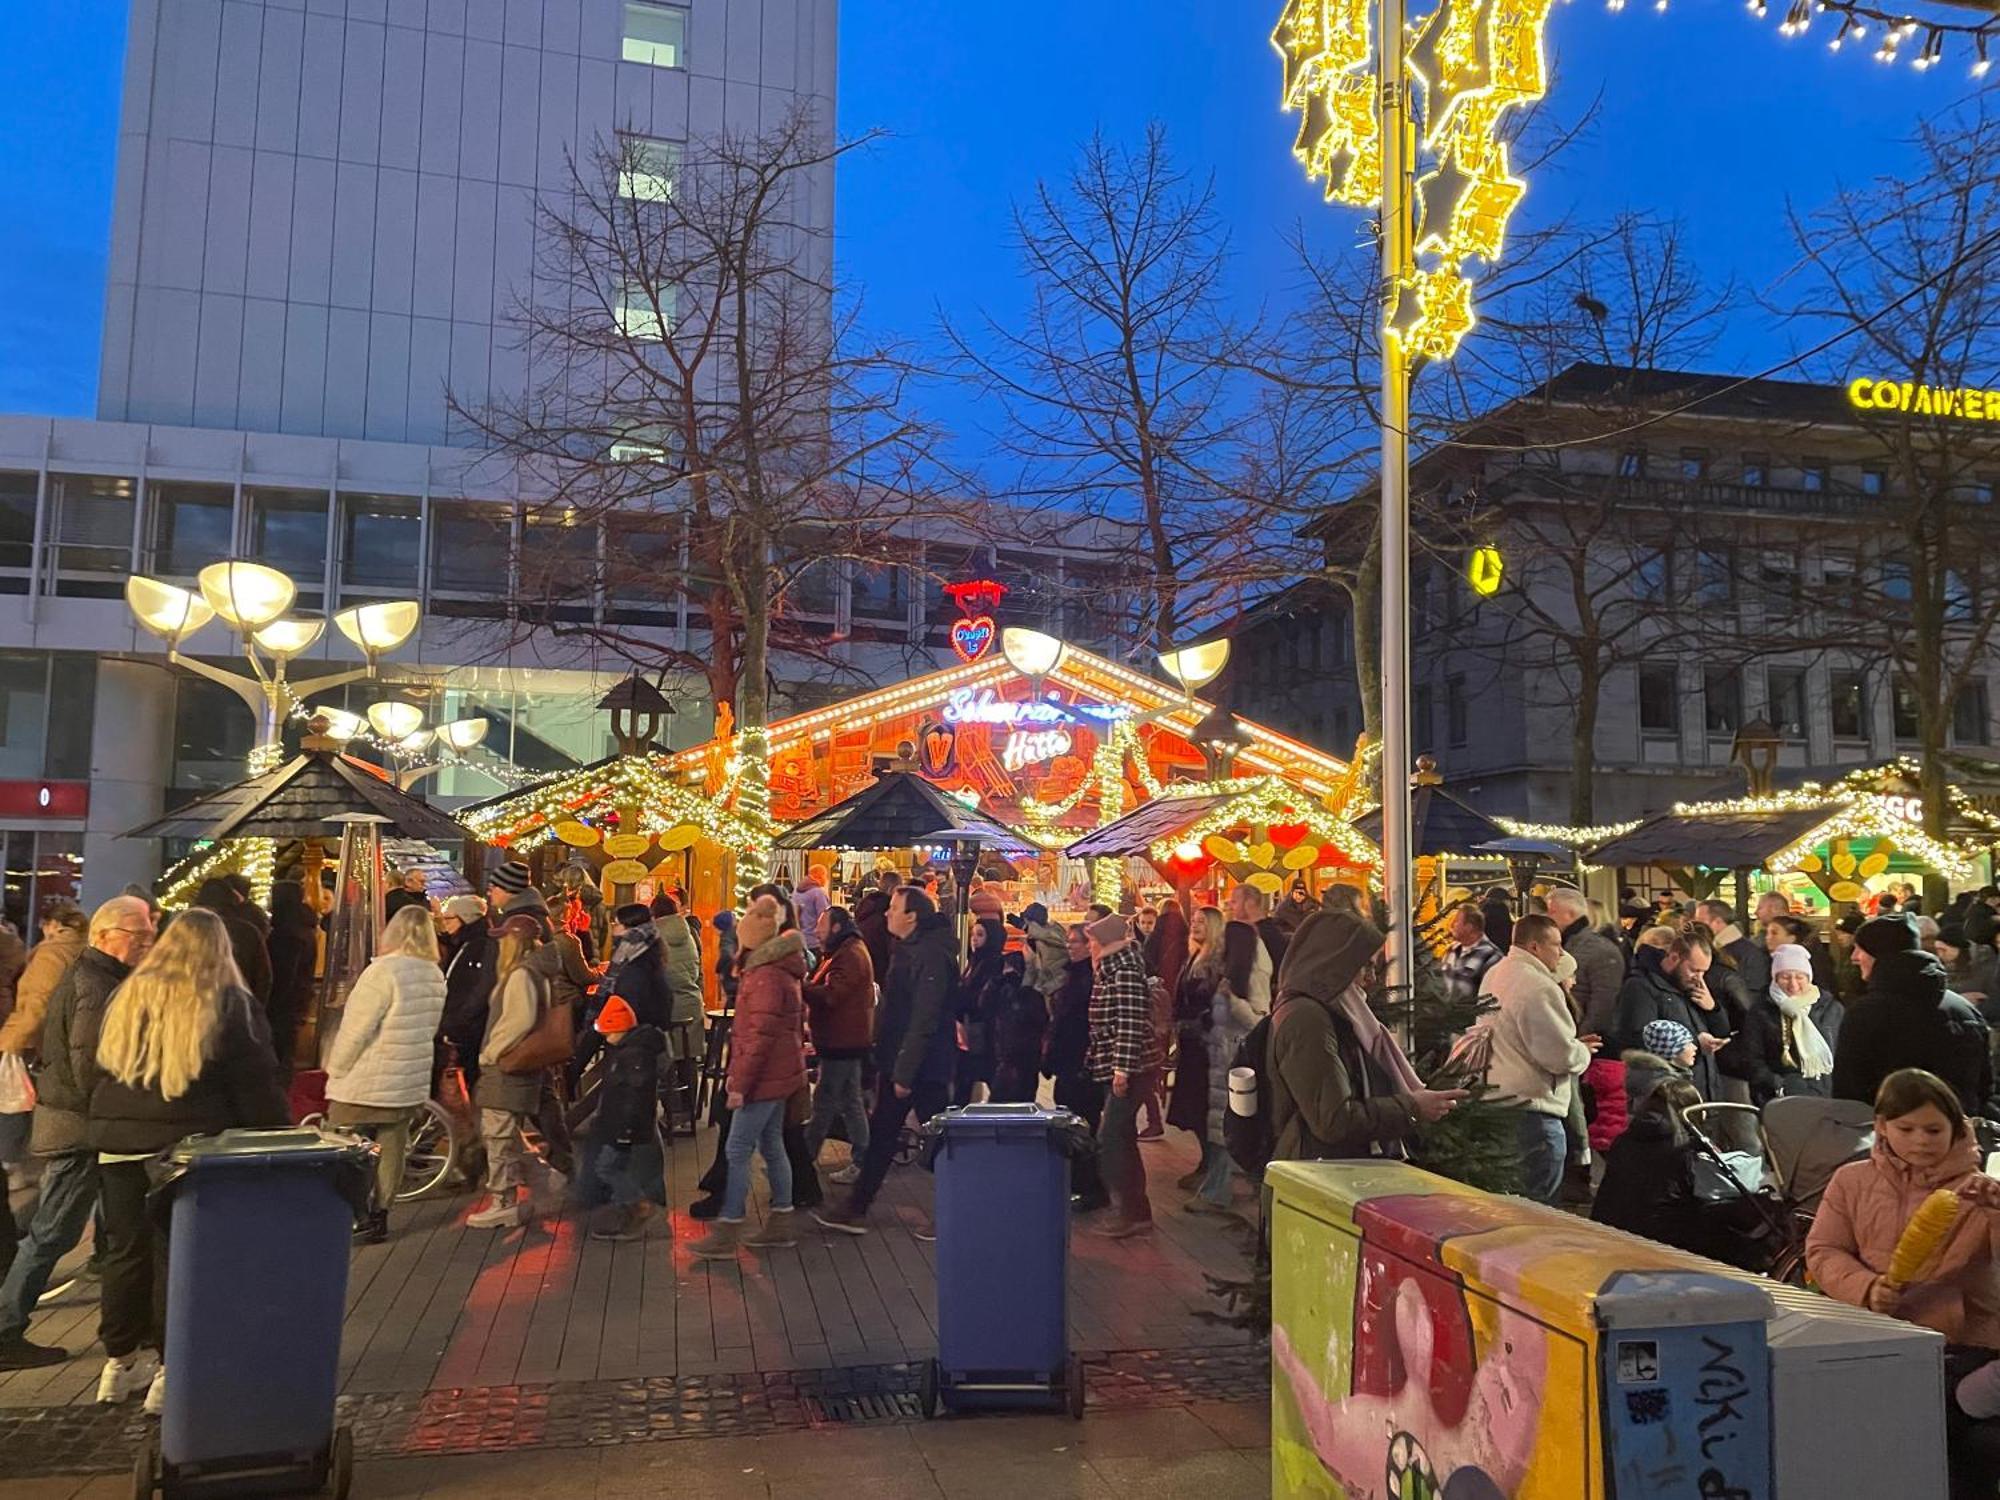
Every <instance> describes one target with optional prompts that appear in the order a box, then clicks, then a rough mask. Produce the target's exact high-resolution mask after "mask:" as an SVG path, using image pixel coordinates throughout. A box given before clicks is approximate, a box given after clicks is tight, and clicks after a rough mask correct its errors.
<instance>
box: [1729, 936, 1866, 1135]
mask: <svg viewBox="0 0 2000 1500" xmlns="http://www.w3.org/2000/svg"><path fill="white" fill-rule="evenodd" d="M1770 967H1771V981H1770V983H1769V984H1768V985H1767V986H1766V987H1765V991H1764V993H1763V994H1761V995H1759V996H1757V997H1756V998H1755V999H1754V1000H1752V1001H1751V1002H1750V1008H1749V1010H1748V1011H1747V1012H1746V1013H1745V1014H1744V1017H1743V1025H1742V1027H1741V1029H1739V1030H1738V1031H1737V1032H1736V1034H1735V1035H1733V1036H1732V1037H1730V1039H1729V1045H1728V1046H1726V1047H1724V1048H1723V1049H1722V1051H1720V1052H1719V1053H1717V1054H1716V1058H1715V1061H1716V1065H1717V1066H1718V1067H1720V1068H1721V1069H1722V1071H1723V1072H1724V1073H1726V1074H1728V1075H1729V1076H1730V1077H1732V1078H1740V1079H1742V1080H1743V1081H1744V1082H1745V1083H1746V1084H1748V1085H1749V1086H1750V1102H1751V1103H1752V1104H1755V1105H1756V1106H1757V1107H1758V1108H1759V1109H1761V1108H1763V1107H1764V1106H1765V1105H1766V1104H1768V1103H1770V1102H1771V1101H1772V1100H1773V1099H1776V1098H1778V1097H1780V1096H1781V1095H1786V1094H1818V1095H1824V1094H1825V1093H1826V1091H1827V1090H1828V1089H1829V1088H1830V1087H1831V1086H1832V1083H1833V1044H1834V1041H1835V1040H1836V1039H1837V1038H1838V1036H1839V1034H1840V1025H1839V1022H1838V1021H1837V1020H1836V1021H1833V1022H1832V1023H1831V1024H1832V1026H1833V1034H1832V1035H1831V1036H1829V1035H1828V1034H1826V1033H1825V1032H1824V1031H1822V1030H1821V1028H1820V1026H1819V1023H1818V1021H1816V1020H1815V1019H1814V1015H1813V1012H1814V1011H1815V1009H1816V1008H1819V1007H1820V1006H1821V1001H1822V996H1821V995H1820V992H1819V986H1818V985H1816V984H1814V983H1813V973H1812V955H1811V954H1810V953H1808V952H1806V950H1805V949H1804V948H1803V947H1802V946H1800V945H1799V944H1797V943H1781V944H1779V945H1778V947H1776V948H1774V949H1772V950H1771V953H1770ZM1838 1007H1839V1002H1838V1001H1835V1002H1834V1005H1833V1008H1834V1009H1835V1010H1837V1009H1838ZM1821 1014H1822V1015H1825V1014H1826V1012H1825V1011H1824V1010H1822V1011H1821Z"/></svg>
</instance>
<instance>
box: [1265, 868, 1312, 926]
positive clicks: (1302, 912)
mask: <svg viewBox="0 0 2000 1500" xmlns="http://www.w3.org/2000/svg"><path fill="white" fill-rule="evenodd" d="M1318 909H1319V906H1318V903H1317V902H1315V901H1314V900H1313V898H1312V892H1311V891H1309V890H1307V889H1306V883H1305V882H1304V881H1303V880H1294V881H1293V882H1292V884H1291V888H1290V889H1289V890H1287V891H1286V892H1285V899H1284V901H1283V903H1282V904H1281V905H1280V906H1279V907H1278V910H1277V912H1276V913H1275V914H1273V916H1272V918H1271V920H1272V921H1274V922H1276V923H1277V924H1278V926H1279V927H1280V928H1282V929H1283V931H1284V934H1285V936H1286V937H1290V936H1291V935H1292V934H1293V933H1295V932H1297V931H1298V930H1299V927H1300V926H1301V924H1303V923H1304V921H1305V919H1306V918H1307V917H1309V916H1311V915H1312V914H1313V912H1315V911H1317V910H1318Z"/></svg>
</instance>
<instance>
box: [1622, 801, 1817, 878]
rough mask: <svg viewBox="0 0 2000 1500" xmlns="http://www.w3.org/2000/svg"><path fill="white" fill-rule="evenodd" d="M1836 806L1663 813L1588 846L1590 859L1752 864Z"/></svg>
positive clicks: (1716, 866)
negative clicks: (1599, 842)
mask: <svg viewBox="0 0 2000 1500" xmlns="http://www.w3.org/2000/svg"><path fill="white" fill-rule="evenodd" d="M1839 811H1840V804H1839V803H1837V802H1828V803H1827V804H1826V805H1825V806H1823V807H1808V808H1790V809H1783V808H1773V809H1770V810H1768V811H1744V812H1732V813H1662V814H1661V815H1660V816H1659V817H1657V818H1649V819H1647V820H1646V821H1645V822H1644V823H1641V824H1640V825H1639V826H1638V827H1637V828H1635V829H1633V830H1632V831H1631V832H1630V833H1625V834H1620V835H1619V836H1618V837H1617V838H1615V839H1609V840H1607V841H1606V842H1604V843H1602V844H1599V845H1598V846H1597V847H1596V848H1594V849H1591V850H1590V851H1589V852H1588V853H1587V854H1585V856H1584V857H1585V858H1586V859H1587V860H1589V862H1590V863H1591V864H1593V865H1604V866H1610V867H1614V868H1615V867H1617V866H1620V865H1669V866H1678V867H1683V868H1689V869H1692V868H1697V867H1704V868H1707V869H1711V870H1756V869H1761V868H1763V866H1764V862H1765V861H1766V860H1768V859H1770V857H1771V856H1772V855H1774V854H1776V853H1778V852H1779V851H1780V850H1783V849H1787V848H1789V847H1790V846H1791V845H1792V844H1794V843H1796V842H1797V841H1798V840H1800V839H1802V838H1804V837H1805V836H1806V835H1807V834H1809V833H1811V832H1812V831H1813V829H1815V828H1817V827H1819V826H1820V825H1821V824H1822V823H1824V822H1826V821H1827V820H1828V819H1829V818H1831V817H1832V816H1834V814H1836V813H1837V812H1839Z"/></svg>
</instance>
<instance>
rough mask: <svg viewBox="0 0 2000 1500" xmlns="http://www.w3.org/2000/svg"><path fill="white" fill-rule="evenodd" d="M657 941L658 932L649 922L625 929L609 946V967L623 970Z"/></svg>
mask: <svg viewBox="0 0 2000 1500" xmlns="http://www.w3.org/2000/svg"><path fill="white" fill-rule="evenodd" d="M659 941H660V934H659V931H658V929H657V928H655V927H654V926H653V924H652V923H651V922H641V923H640V924H639V925H638V926H637V927H628V928H626V929H625V932H624V935H623V936H622V937H620V938H619V939H618V941H617V942H615V943H613V944H612V945H611V967H612V968H614V969H619V968H623V967H624V966H625V965H626V964H629V963H631V962H632V960H633V959H635V958H638V957H639V956H640V955H641V954H643V953H645V952H647V951H648V950H649V949H651V948H652V947H654V946H655V945H656V944H657V943H658V942H659Z"/></svg>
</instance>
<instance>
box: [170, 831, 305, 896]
mask: <svg viewBox="0 0 2000 1500" xmlns="http://www.w3.org/2000/svg"><path fill="white" fill-rule="evenodd" d="M277 867H278V841H277V840H276V839H264V838H250V839H223V840H222V841H221V842H219V843H214V844H200V845H197V846H196V848H195V850H194V852H193V853H192V854H190V855H188V856H187V858H185V859H183V860H182V861H181V862H180V863H179V864H177V865H175V866H174V867H173V868H171V869H169V870H167V871H166V872H165V873H164V874H163V875H162V876H161V877H160V905H161V906H163V907H165V908H166V909H167V910H168V911H185V910H186V909H187V908H188V907H190V906H192V905H193V904H194V898H195V897H196V896H197V895H199V894H200V893H201V888H202V886H203V885H204V884H205V883H206V882H208V881H210V880H213V879H215V878H216V877H217V876H219V875H242V876H244V877H246V878H247V879H248V880H249V882H250V890H251V895H252V896H253V898H254V899H255V900H256V902H257V904H258V905H259V906H262V907H263V908H264V909H265V910H266V911H268V910H270V907H271V882H272V880H273V879H274V878H275V877H276V875H277Z"/></svg>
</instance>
